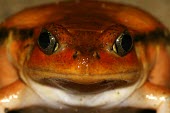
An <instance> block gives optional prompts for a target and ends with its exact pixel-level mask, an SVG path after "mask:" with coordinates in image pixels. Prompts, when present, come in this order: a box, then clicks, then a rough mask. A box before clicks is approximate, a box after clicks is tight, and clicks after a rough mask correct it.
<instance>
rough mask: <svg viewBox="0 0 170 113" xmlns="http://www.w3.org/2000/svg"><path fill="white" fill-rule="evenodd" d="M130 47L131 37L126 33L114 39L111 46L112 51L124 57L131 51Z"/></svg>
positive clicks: (131, 44) (131, 43)
mask: <svg viewBox="0 0 170 113" xmlns="http://www.w3.org/2000/svg"><path fill="white" fill-rule="evenodd" d="M132 46H133V40H132V37H131V36H130V34H129V33H128V32H127V31H125V32H124V33H122V34H121V35H120V36H119V37H118V38H117V39H116V41H115V43H114V44H113V51H114V52H115V53H117V54H118V55H119V56H125V55H126V54H127V53H128V52H129V51H130V50H131V48H132Z"/></svg>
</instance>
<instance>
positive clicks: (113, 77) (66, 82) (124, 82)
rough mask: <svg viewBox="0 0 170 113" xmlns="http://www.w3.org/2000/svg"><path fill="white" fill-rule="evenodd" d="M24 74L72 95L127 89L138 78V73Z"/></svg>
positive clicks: (35, 71)
mask: <svg viewBox="0 0 170 113" xmlns="http://www.w3.org/2000/svg"><path fill="white" fill-rule="evenodd" d="M25 74H26V76H28V77H30V78H31V79H32V80H33V81H35V82H37V83H40V84H43V85H47V86H50V87H54V88H58V89H62V90H66V91H69V92H72V93H96V92H101V91H105V90H111V89H115V88H120V87H128V86H130V85H132V84H134V83H136V82H137V81H138V79H139V78H140V72H139V71H131V72H129V71H128V72H126V73H125V72H120V73H116V74H103V75H78V74H56V73H55V72H52V71H43V72H42V71H39V70H31V71H30V70H29V71H27V73H25Z"/></svg>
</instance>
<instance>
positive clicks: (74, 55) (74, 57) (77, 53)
mask: <svg viewBox="0 0 170 113" xmlns="http://www.w3.org/2000/svg"><path fill="white" fill-rule="evenodd" d="M79 54H80V52H79V51H76V52H75V53H74V54H73V59H76V58H77V56H78V55H79Z"/></svg>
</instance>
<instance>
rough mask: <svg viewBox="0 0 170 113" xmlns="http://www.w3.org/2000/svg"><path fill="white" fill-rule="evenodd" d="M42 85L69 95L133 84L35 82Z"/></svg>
mask: <svg viewBox="0 0 170 113" xmlns="http://www.w3.org/2000/svg"><path fill="white" fill-rule="evenodd" d="M36 82H38V83H41V84H43V85H47V86H50V87H54V88H59V89H62V90H65V91H67V92H70V93H76V94H78V93H83V94H85V93H88V94H89V93H100V92H104V91H107V90H113V89H116V88H120V87H125V86H126V87H127V86H129V85H132V84H133V83H134V82H128V81H125V80H104V81H100V82H98V83H91V84H79V83H74V82H72V81H68V80H63V79H55V78H44V79H40V80H39V81H36Z"/></svg>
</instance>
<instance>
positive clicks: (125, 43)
mask: <svg viewBox="0 0 170 113" xmlns="http://www.w3.org/2000/svg"><path fill="white" fill-rule="evenodd" d="M121 45H122V48H123V49H124V50H125V51H126V52H128V51H129V50H130V49H131V46H132V38H131V36H130V35H129V34H124V35H123V37H122V43H121Z"/></svg>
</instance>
